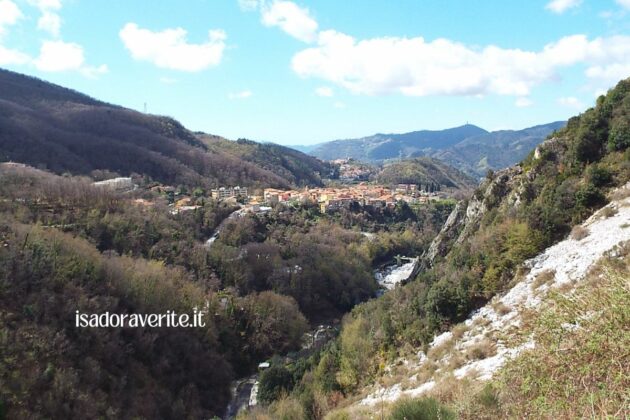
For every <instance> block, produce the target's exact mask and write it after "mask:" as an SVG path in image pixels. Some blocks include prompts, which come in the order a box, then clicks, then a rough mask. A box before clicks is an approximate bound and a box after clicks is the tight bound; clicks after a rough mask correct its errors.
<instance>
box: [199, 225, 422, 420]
mask: <svg viewBox="0 0 630 420" xmlns="http://www.w3.org/2000/svg"><path fill="white" fill-rule="evenodd" d="M213 238H214V236H213ZM210 239H212V238H210ZM213 242H214V241H213ZM210 244H212V242H210ZM401 260H404V261H408V262H406V263H404V264H397V263H392V264H388V265H385V266H383V267H381V268H379V269H377V270H374V278H375V279H376V281H377V282H378V284H379V286H380V290H379V292H377V295H379V296H380V295H382V294H383V293H385V292H387V291H388V290H392V289H393V288H395V287H396V285H398V284H399V283H401V282H404V281H406V280H408V279H409V277H410V276H411V275H412V274H413V272H414V269H415V268H416V264H418V258H407V257H402V258H401ZM332 330H333V327H331V326H330V325H320V326H319V327H317V328H316V329H314V330H312V331H310V332H308V333H306V334H305V335H304V345H303V346H302V350H303V351H304V350H309V349H311V348H313V347H316V346H321V345H323V344H325V343H326V342H327V341H328V340H330V338H332V337H333V336H334V334H331V331H332ZM257 394H258V374H254V375H252V376H249V377H247V378H241V379H238V380H236V381H234V382H233V383H232V400H231V401H230V404H229V405H228V408H227V411H226V415H225V416H224V419H233V418H235V417H236V415H237V414H238V413H239V411H241V410H244V409H246V408H248V407H253V406H255V405H256V403H257V401H256V400H257Z"/></svg>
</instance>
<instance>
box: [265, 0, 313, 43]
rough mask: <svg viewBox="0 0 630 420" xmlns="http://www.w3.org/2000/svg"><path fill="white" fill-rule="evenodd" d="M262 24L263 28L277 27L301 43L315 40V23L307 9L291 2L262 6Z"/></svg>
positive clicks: (278, 1)
mask: <svg viewBox="0 0 630 420" xmlns="http://www.w3.org/2000/svg"><path fill="white" fill-rule="evenodd" d="M261 8H262V17H261V19H262V23H263V24H264V25H265V26H278V27H279V28H280V29H282V30H283V31H284V32H286V33H287V34H289V35H291V36H292V37H294V38H296V39H299V40H300V41H303V42H309V43H310V42H313V41H315V40H316V39H317V22H316V21H315V19H313V18H312V17H311V16H310V14H309V11H308V9H304V8H301V7H299V6H298V5H297V4H295V3H293V2H291V1H284V0H274V2H273V3H271V5H268V4H262V6H261Z"/></svg>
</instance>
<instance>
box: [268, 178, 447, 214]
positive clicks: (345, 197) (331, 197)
mask: <svg viewBox="0 0 630 420" xmlns="http://www.w3.org/2000/svg"><path fill="white" fill-rule="evenodd" d="M262 198H263V201H264V202H266V203H268V204H276V203H292V202H298V203H300V202H301V203H306V202H311V203H318V204H319V207H320V211H321V212H322V213H326V212H334V211H337V210H339V209H341V208H348V207H350V206H351V205H353V204H357V205H360V206H373V207H377V208H385V207H390V208H392V207H394V206H396V203H397V202H399V201H404V202H406V203H408V204H411V205H414V204H421V203H425V202H427V201H429V200H435V199H437V198H438V195H437V193H428V192H424V191H420V190H419V188H418V186H417V185H415V184H399V185H397V186H396V187H395V188H387V187H384V186H379V185H371V184H367V183H365V182H363V183H360V184H358V185H348V186H343V187H328V188H311V189H309V188H305V189H303V190H278V189H274V188H266V189H265V190H264V191H263V197H262Z"/></svg>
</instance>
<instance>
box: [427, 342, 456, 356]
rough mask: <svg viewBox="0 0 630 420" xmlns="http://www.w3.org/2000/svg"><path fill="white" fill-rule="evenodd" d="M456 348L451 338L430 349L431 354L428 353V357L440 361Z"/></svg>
mask: <svg viewBox="0 0 630 420" xmlns="http://www.w3.org/2000/svg"><path fill="white" fill-rule="evenodd" d="M454 346H455V340H454V339H453V338H452V337H451V338H449V339H448V340H446V341H444V342H443V343H442V344H440V345H439V346H435V347H431V349H429V352H428V353H427V357H428V358H429V359H432V360H435V361H439V360H441V359H442V358H444V356H446V355H447V354H449V353H451V351H452V350H453V347H454Z"/></svg>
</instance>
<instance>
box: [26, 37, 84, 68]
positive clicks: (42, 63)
mask: <svg viewBox="0 0 630 420" xmlns="http://www.w3.org/2000/svg"><path fill="white" fill-rule="evenodd" d="M84 61H85V59H84V57H83V48H82V47H81V46H80V45H79V44H75V43H73V42H63V41H44V42H43V43H42V46H41V49H40V52H39V57H38V58H37V59H36V60H35V66H36V67H37V69H38V70H41V71H52V72H56V71H66V70H78V69H80V68H81V66H82V65H83V63H84Z"/></svg>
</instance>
